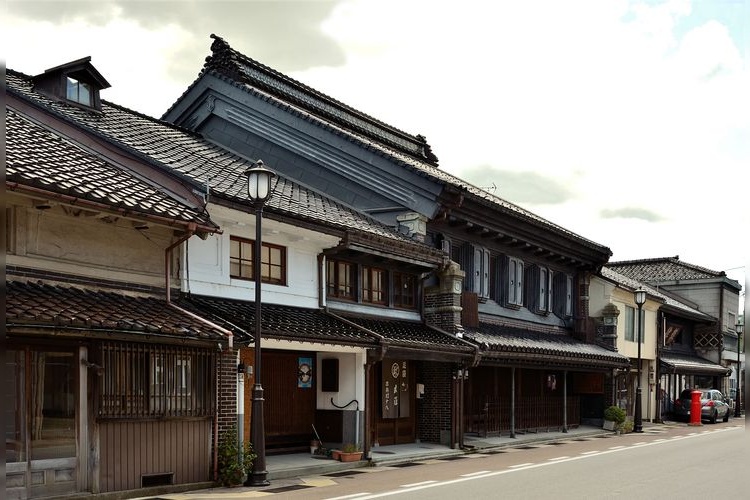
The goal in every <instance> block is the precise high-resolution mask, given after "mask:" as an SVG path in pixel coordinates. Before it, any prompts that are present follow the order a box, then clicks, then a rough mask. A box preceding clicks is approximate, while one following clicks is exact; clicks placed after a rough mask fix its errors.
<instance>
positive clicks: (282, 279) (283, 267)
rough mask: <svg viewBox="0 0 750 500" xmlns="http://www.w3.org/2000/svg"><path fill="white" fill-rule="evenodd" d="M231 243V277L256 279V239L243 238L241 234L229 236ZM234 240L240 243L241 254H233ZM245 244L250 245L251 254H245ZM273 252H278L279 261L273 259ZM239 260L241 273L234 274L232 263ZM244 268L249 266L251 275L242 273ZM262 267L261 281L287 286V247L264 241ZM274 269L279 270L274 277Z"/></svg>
mask: <svg viewBox="0 0 750 500" xmlns="http://www.w3.org/2000/svg"><path fill="white" fill-rule="evenodd" d="M229 241H230V245H229V277H230V278H232V279H236V280H243V281H254V280H255V270H254V269H253V260H254V251H255V240H251V239H249V238H242V237H240V236H230V237H229ZM232 242H237V243H239V247H238V248H239V250H240V251H239V255H237V256H233V255H232ZM243 245H246V246H248V247H249V254H250V255H249V256H247V257H246V256H245V253H246V252H243V251H242V248H243ZM273 252H277V254H278V262H274V261H272V259H271V256H272V255H273ZM235 262H237V263H238V264H239V266H240V267H239V269H240V274H239V275H237V274H232V264H233V263H235ZM243 268H249V269H250V273H249V274H250V276H249V277H247V276H243V275H242V269H243ZM260 268H261V281H262V282H263V283H266V284H269V285H281V286H285V285H286V283H287V280H286V276H287V254H286V247H283V246H281V245H274V244H273V243H265V242H263V243H262V244H261V249H260ZM272 270H277V271H278V272H277V273H275V274H274V277H272V273H271V271H272Z"/></svg>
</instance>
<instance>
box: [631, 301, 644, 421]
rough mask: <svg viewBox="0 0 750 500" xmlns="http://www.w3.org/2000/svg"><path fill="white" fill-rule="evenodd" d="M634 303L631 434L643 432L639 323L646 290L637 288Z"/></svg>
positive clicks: (641, 329) (640, 326) (641, 337)
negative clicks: (635, 332)
mask: <svg viewBox="0 0 750 500" xmlns="http://www.w3.org/2000/svg"><path fill="white" fill-rule="evenodd" d="M635 303H636V305H637V306H638V323H636V324H637V325H638V336H637V338H636V339H637V341H638V375H637V377H638V379H637V381H636V389H635V409H634V410H633V411H634V416H633V418H634V422H633V432H643V413H642V412H641V342H642V340H643V322H642V321H641V311H642V309H643V304H645V303H646V290H644V289H643V288H641V287H638V290H636V291H635Z"/></svg>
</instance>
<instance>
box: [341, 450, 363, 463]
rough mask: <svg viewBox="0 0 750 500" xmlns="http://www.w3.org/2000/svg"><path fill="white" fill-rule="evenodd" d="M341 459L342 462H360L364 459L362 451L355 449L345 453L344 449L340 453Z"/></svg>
mask: <svg viewBox="0 0 750 500" xmlns="http://www.w3.org/2000/svg"><path fill="white" fill-rule="evenodd" d="M339 460H341V461H342V462H358V461H359V460H362V452H361V451H355V452H352V453H344V452H343V451H342V452H341V453H340V454H339Z"/></svg>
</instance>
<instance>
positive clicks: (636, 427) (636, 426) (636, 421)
mask: <svg viewBox="0 0 750 500" xmlns="http://www.w3.org/2000/svg"><path fill="white" fill-rule="evenodd" d="M641 392H642V391H641V386H640V385H638V387H637V388H636V390H635V409H634V413H635V415H633V432H643V414H642V413H641Z"/></svg>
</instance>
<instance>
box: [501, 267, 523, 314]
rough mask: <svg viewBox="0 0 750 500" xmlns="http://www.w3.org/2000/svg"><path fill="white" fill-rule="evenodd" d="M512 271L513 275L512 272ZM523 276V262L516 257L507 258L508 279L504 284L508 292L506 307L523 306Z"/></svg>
mask: <svg viewBox="0 0 750 500" xmlns="http://www.w3.org/2000/svg"><path fill="white" fill-rule="evenodd" d="M514 269H515V273H514V272H513V270H514ZM523 274H524V264H523V261H522V260H521V259H518V258H516V257H508V279H507V282H506V283H505V285H506V287H507V291H508V296H507V297H508V298H507V300H506V302H507V304H508V305H511V306H517V307H521V306H523V291H524V289H523V278H524V277H523Z"/></svg>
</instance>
